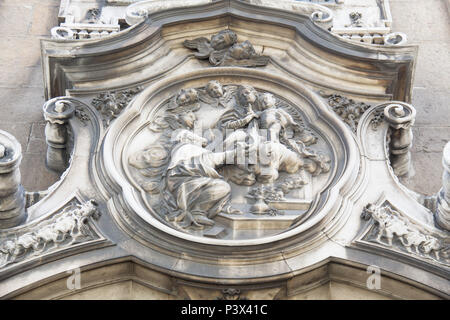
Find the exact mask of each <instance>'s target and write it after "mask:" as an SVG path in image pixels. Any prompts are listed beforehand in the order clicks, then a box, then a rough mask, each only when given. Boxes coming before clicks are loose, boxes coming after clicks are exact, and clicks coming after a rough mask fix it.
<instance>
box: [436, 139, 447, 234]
mask: <svg viewBox="0 0 450 320" xmlns="http://www.w3.org/2000/svg"><path fill="white" fill-rule="evenodd" d="M442 164H443V166H444V173H443V175H442V189H441V191H440V192H439V194H438V196H437V211H436V214H435V218H436V223H437V224H438V225H439V226H440V227H441V228H443V229H445V230H447V231H450V142H447V145H446V146H445V148H444V155H443V156H442Z"/></svg>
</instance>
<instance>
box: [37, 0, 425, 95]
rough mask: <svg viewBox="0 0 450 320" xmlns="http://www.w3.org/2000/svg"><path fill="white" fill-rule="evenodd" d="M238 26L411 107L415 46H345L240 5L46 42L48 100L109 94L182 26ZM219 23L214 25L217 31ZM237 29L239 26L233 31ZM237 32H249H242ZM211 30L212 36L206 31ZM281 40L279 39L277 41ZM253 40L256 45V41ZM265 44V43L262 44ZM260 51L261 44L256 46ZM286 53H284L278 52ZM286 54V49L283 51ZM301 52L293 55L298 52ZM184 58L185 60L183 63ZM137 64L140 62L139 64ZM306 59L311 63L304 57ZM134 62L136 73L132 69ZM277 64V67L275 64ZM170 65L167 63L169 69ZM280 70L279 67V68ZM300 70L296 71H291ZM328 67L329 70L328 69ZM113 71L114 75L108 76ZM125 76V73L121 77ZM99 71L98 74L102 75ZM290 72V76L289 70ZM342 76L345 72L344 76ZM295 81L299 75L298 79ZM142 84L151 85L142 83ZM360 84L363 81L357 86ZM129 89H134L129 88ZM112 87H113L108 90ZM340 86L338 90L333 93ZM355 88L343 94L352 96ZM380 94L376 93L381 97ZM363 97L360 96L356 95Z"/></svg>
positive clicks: (306, 22) (300, 21)
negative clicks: (87, 91) (86, 91)
mask: <svg viewBox="0 0 450 320" xmlns="http://www.w3.org/2000/svg"><path fill="white" fill-rule="evenodd" d="M239 22H244V23H245V24H248V25H252V26H253V28H256V29H258V28H260V29H261V30H264V27H267V26H271V27H274V28H281V29H283V30H285V31H286V32H288V31H289V30H291V32H292V31H294V32H295V33H294V34H292V35H291V38H290V39H286V40H287V41H288V42H289V41H292V40H294V41H295V42H296V43H297V45H298V46H300V47H301V48H303V49H304V50H307V51H310V52H312V53H314V55H318V56H320V57H321V58H322V60H323V61H329V62H331V63H332V64H334V65H335V66H336V67H337V68H338V69H339V68H341V69H342V68H343V69H344V70H345V71H346V72H347V73H348V74H349V77H350V76H352V75H353V76H355V77H358V76H359V78H360V79H361V81H362V82H364V81H366V82H367V81H369V82H370V81H373V84H371V85H373V86H375V85H376V84H377V83H379V84H378V86H379V87H381V89H383V90H384V92H378V93H377V94H378V95H380V96H381V95H383V94H384V96H385V98H386V96H391V97H392V98H393V99H397V100H402V101H409V100H410V98H411V84H412V78H413V70H414V59H415V56H416V54H417V48H416V47H413V46H404V47H389V46H373V45H364V44H355V43H351V42H348V41H345V40H342V39H341V38H339V37H338V36H335V35H333V34H331V33H330V32H328V31H327V30H324V29H322V28H321V27H319V26H317V25H316V24H315V23H314V22H313V21H312V20H311V18H310V17H309V16H307V15H301V14H298V13H294V12H290V11H286V10H280V9H274V8H267V7H260V6H255V5H252V4H248V3H245V2H241V1H238V0H223V1H217V2H213V3H209V4H205V5H200V6H193V7H189V8H173V9H168V10H164V11H159V12H155V13H152V14H150V15H149V16H148V18H147V19H146V20H145V21H143V22H142V23H139V24H137V25H135V26H133V27H131V28H129V29H126V30H124V31H122V32H120V33H118V34H116V35H114V36H111V37H107V38H103V39H98V40H76V41H66V40H42V41H41V44H42V57H43V67H44V77H45V86H46V96H47V98H50V97H54V96H59V95H64V94H65V92H66V90H68V89H73V88H76V87H78V86H79V84H80V83H82V84H83V86H84V88H86V87H89V85H90V83H91V82H94V85H92V86H91V87H92V88H91V89H93V90H95V89H100V88H99V86H98V84H97V83H95V81H99V80H104V81H105V82H106V83H105V84H104V86H103V87H102V88H101V89H103V90H108V89H111V88H114V86H116V87H117V84H109V83H107V82H108V81H107V80H108V79H110V78H111V77H114V75H115V76H116V77H117V74H120V72H127V73H130V72H139V71H142V70H144V69H145V68H146V67H148V66H151V65H153V64H154V63H155V61H148V62H146V63H147V64H145V62H144V60H142V61H141V62H138V61H139V60H140V59H142V58H143V57H146V56H148V55H149V53H150V52H152V50H155V49H156V48H158V49H159V50H162V49H161V48H163V47H164V48H165V50H166V51H167V52H166V54H168V53H169V52H170V51H171V50H172V49H173V48H171V47H170V46H164V45H163V44H162V42H164V41H165V39H164V36H165V35H164V31H165V30H166V29H167V28H170V27H173V26H174V25H179V24H183V23H191V24H192V23H204V24H209V25H208V27H203V29H204V33H207V34H211V33H212V32H214V31H216V30H217V29H218V28H220V27H231V28H234V27H235V25H236V24H238V25H239ZM214 23H215V25H214ZM233 24H234V25H233ZM237 27H238V28H246V27H242V24H241V25H240V26H237ZM178 29H180V30H178V32H179V33H180V34H183V33H185V34H186V37H188V36H189V35H188V34H189V30H187V31H186V30H181V29H182V28H178ZM206 29H208V30H206ZM256 29H255V30H252V31H253V33H254V37H255V39H257V41H259V40H258V36H260V37H261V36H264V34H265V33H266V34H267V33H268V31H266V32H265V33H264V32H262V33H261V34H260V35H258V30H256ZM277 36H280V35H277ZM252 40H253V39H252ZM262 40H263V39H261V42H262ZM255 44H256V45H258V44H257V43H255ZM279 49H283V48H279ZM284 49H285V50H286V48H284ZM298 50H299V49H294V51H298ZM190 56H191V54H187V53H186V52H185V53H184V56H183V57H178V60H177V59H176V58H174V59H173V61H172V63H173V65H172V68H175V67H176V66H177V65H180V64H182V63H183V61H185V59H186V58H189V57H190ZM183 58H184V59H183ZM136 59H137V60H136ZM304 59H308V57H305V58H304ZM133 61H134V65H133V67H130V63H131V62H133ZM275 62H277V61H275ZM163 64H164V65H166V64H167V63H164V62H163ZM275 64H276V63H275ZM291 67H292V69H295V66H291ZM327 67H328V66H327ZM105 70H110V71H111V72H110V73H108V72H104V71H105ZM122 70H125V71H122ZM97 71H98V72H97ZM286 71H289V70H286ZM339 71H340V72H339ZM168 72H170V68H169V69H167V70H164V72H162V73H160V74H156V73H155V74H152V76H150V77H149V78H148V79H147V82H151V81H154V80H155V79H156V78H158V77H162V76H165V74H166V73H168ZM333 73H336V74H339V75H338V78H339V79H342V81H343V82H345V81H346V80H347V77H346V76H345V72H342V70H338V71H337V72H334V70H333V69H331V70H330V74H333ZM293 76H294V77H295V76H296V75H295V74H294V75H293ZM140 81H141V83H143V82H146V81H145V79H144V78H142V79H141V80H140ZM353 82H354V83H358V81H353ZM123 85H124V86H131V85H135V83H124V84H123ZM108 86H110V87H108ZM355 86H356V85H355ZM335 87H336V86H334V87H333V88H334V89H337V88H335ZM351 90H352V89H351V85H349V86H347V87H346V88H345V90H344V91H347V92H349V91H351ZM375 92H376V90H375V91H374V92H373V94H374V95H376V93H375ZM355 94H358V92H355Z"/></svg>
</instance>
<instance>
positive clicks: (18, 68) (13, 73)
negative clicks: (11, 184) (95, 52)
mask: <svg viewBox="0 0 450 320" xmlns="http://www.w3.org/2000/svg"><path fill="white" fill-rule="evenodd" d="M448 2H449V0H426V1H424V0H390V3H391V11H392V16H393V20H394V23H393V28H392V29H393V31H401V32H404V33H406V34H407V36H408V39H409V41H408V42H409V44H418V45H419V57H418V61H417V66H416V74H415V83H414V92H413V105H414V106H415V107H416V109H417V111H418V112H417V120H416V125H415V127H414V146H413V154H412V157H413V164H414V167H415V170H416V174H415V175H414V176H413V177H411V178H409V179H407V180H405V181H404V183H405V184H406V185H407V186H409V187H410V188H411V189H413V190H415V191H418V192H422V193H425V194H429V195H430V194H433V193H436V192H437V191H438V190H439V189H440V187H441V175H442V165H441V157H442V150H443V147H444V145H445V142H446V141H449V140H450V104H449V101H450V62H449V61H450V17H449V9H450V8H448V7H447V5H448ZM59 4H60V0H20V1H17V0H0V28H1V30H2V33H1V35H0V41H1V43H2V44H3V50H1V51H0V70H1V73H0V111H1V112H0V129H2V130H6V131H8V132H10V133H12V134H13V135H15V136H16V138H17V139H18V140H19V142H20V143H21V144H22V149H23V160H22V165H21V172H22V177H23V178H22V181H23V185H24V186H25V188H26V189H27V190H28V191H37V190H43V189H46V188H47V187H48V186H50V185H51V184H52V183H54V182H55V181H57V180H58V177H59V175H58V174H55V173H53V172H50V171H48V170H47V169H46V168H45V152H46V144H45V138H44V126H45V121H44V119H43V116H42V105H43V104H44V102H45V100H44V94H43V93H44V87H43V81H42V70H41V63H40V45H39V38H42V37H49V34H50V29H51V28H52V27H54V26H56V25H57V24H58V19H57V16H58V9H59Z"/></svg>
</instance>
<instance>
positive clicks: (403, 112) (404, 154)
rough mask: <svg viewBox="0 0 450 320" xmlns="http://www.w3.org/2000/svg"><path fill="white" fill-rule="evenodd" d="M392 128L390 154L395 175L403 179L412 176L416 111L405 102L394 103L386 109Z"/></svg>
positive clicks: (385, 113) (387, 118)
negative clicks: (412, 148) (413, 129)
mask: <svg viewBox="0 0 450 320" xmlns="http://www.w3.org/2000/svg"><path fill="white" fill-rule="evenodd" d="M384 116H385V119H386V121H387V122H388V123H389V127H390V143H389V153H390V160H391V165H392V168H393V169H394V173H395V174H396V175H397V176H399V177H401V176H407V175H411V174H412V165H411V153H410V149H411V146H412V140H413V134H412V129H411V127H412V125H413V124H414V120H415V116H416V110H415V109H414V108H413V107H412V106H411V105H409V104H407V103H404V102H394V103H392V104H389V105H387V106H386V107H385V108H384Z"/></svg>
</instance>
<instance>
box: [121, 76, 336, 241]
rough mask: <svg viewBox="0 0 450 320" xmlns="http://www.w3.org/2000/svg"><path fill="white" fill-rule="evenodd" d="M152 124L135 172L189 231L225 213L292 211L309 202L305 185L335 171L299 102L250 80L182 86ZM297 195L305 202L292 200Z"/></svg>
mask: <svg viewBox="0 0 450 320" xmlns="http://www.w3.org/2000/svg"><path fill="white" fill-rule="evenodd" d="M148 132H150V134H151V136H152V138H151V139H152V140H153V143H151V144H149V145H147V146H146V147H145V148H144V149H142V148H137V150H136V151H134V152H132V153H131V155H130V156H129V160H128V162H129V164H130V165H131V167H132V168H134V172H135V173H136V174H135V176H134V177H135V180H136V181H137V182H138V184H139V185H140V186H141V188H142V189H143V190H144V191H145V192H146V193H147V195H148V199H149V202H151V203H152V204H154V206H152V207H154V208H156V211H158V213H159V216H160V218H161V219H162V220H163V221H165V222H166V223H169V224H170V225H172V226H174V227H176V228H177V229H181V230H184V231H187V232H193V233H195V232H206V233H207V232H208V230H210V229H211V228H215V229H214V230H216V231H217V230H221V229H222V228H223V226H222V227H220V225H221V223H219V224H218V223H217V221H218V220H220V221H222V220H223V219H235V218H234V217H237V216H241V217H246V218H249V219H258V217H259V218H262V219H264V217H270V216H275V215H279V214H280V215H281V214H283V213H284V212H283V211H281V210H280V209H282V210H284V209H287V210H290V217H291V218H292V219H293V217H294V216H296V214H297V213H295V210H299V208H300V207H301V208H302V209H305V208H303V207H304V206H305V204H304V201H303V200H305V199H301V196H300V195H299V192H300V191H299V190H301V189H302V188H304V187H305V186H306V185H308V184H311V181H312V179H313V177H318V176H320V175H322V174H325V173H327V172H329V171H330V157H329V155H327V154H326V152H323V151H324V142H323V141H322V142H321V147H320V148H319V149H320V151H317V150H314V149H315V147H316V145H317V144H318V141H319V139H318V138H317V135H316V134H314V133H313V132H312V131H311V130H310V129H309V128H308V127H307V126H305V124H304V121H303V119H302V117H301V115H300V113H299V112H298V111H297V108H296V107H295V106H291V105H289V104H287V103H285V102H284V101H282V100H281V99H280V98H278V97H276V96H275V95H274V94H272V93H270V92H260V91H257V90H256V89H255V88H253V87H251V86H249V85H222V84H220V83H219V82H218V81H216V80H213V81H210V82H208V83H207V84H206V85H205V87H203V88H188V89H182V90H181V91H180V92H179V93H178V94H177V95H175V96H173V97H172V98H171V99H169V101H167V102H166V103H165V105H164V107H163V108H161V111H160V112H158V113H157V114H156V115H155V117H154V118H153V119H152V121H151V122H150V124H149V125H148ZM293 190H296V191H297V194H294V193H295V192H294V191H293ZM288 194H292V199H287V198H288V197H287V195H288ZM310 196H311V195H310ZM297 200H302V201H303V202H302V201H300V202H299V203H300V204H297V206H296V205H295V204H294V205H292V203H291V202H294V203H295V202H296V201H297ZM309 200H311V199H309ZM283 203H291V205H290V206H289V205H285V206H284V205H283ZM297 215H298V214H297ZM217 218H219V219H218V220H217ZM222 224H223V223H222Z"/></svg>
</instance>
